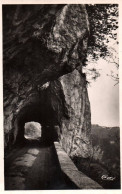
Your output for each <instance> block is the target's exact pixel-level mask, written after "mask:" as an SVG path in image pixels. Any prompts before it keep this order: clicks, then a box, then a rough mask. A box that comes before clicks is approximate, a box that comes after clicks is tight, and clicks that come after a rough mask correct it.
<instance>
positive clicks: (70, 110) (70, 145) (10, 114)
mask: <svg viewBox="0 0 122 194" xmlns="http://www.w3.org/2000/svg"><path fill="white" fill-rule="evenodd" d="M88 35H89V23H88V18H87V13H86V9H85V5H83V4H82V5H77V4H76V5H71V4H70V5H63V4H62V5H3V84H4V85H3V86H4V91H3V94H4V102H3V104H4V132H5V147H6V146H9V145H12V144H13V143H14V142H15V140H16V138H17V137H18V138H19V139H21V138H22V136H23V125H24V122H26V121H29V119H33V120H36V121H40V122H41V123H42V124H43V125H44V126H46V125H48V126H50V127H54V128H56V127H57V128H59V139H60V143H61V145H62V147H64V149H65V150H66V151H67V153H68V154H69V155H71V156H73V155H75V154H79V155H80V154H81V155H82V156H83V157H87V154H88V146H87V145H89V134H90V104H89V100H88V94H87V88H86V81H85V77H84V75H83V74H82V66H83V65H84V63H85V59H86V55H87V41H88ZM76 69H77V70H76ZM78 69H80V71H79V70H78ZM18 134H20V135H19V136H18Z"/></svg>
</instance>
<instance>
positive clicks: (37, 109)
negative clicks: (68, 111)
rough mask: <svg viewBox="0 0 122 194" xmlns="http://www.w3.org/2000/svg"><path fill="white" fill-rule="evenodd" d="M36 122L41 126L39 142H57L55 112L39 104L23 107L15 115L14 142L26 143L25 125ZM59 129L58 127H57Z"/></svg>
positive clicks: (57, 133) (57, 132)
mask: <svg viewBox="0 0 122 194" xmlns="http://www.w3.org/2000/svg"><path fill="white" fill-rule="evenodd" d="M31 121H34V122H38V123H40V124H41V130H42V135H41V141H42V142H44V143H46V144H51V143H53V142H54V141H57V140H58V136H59V131H57V130H56V129H57V127H56V126H57V125H58V123H57V119H56V115H55V112H54V111H53V109H52V108H51V107H50V106H42V104H41V103H37V104H36V103H33V104H31V105H26V106H25V107H23V108H22V109H21V110H20V112H19V113H18V115H17V118H16V120H15V124H14V126H15V127H14V142H15V143H23V142H25V141H26V139H25V137H24V131H25V127H24V126H25V123H27V122H31ZM58 129H59V127H58Z"/></svg>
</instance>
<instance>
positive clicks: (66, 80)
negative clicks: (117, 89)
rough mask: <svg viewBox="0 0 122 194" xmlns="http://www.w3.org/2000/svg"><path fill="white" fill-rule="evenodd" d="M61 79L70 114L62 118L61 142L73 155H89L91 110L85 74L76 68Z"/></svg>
mask: <svg viewBox="0 0 122 194" xmlns="http://www.w3.org/2000/svg"><path fill="white" fill-rule="evenodd" d="M60 80H61V83H62V86H63V91H64V95H65V100H66V104H67V107H68V114H69V120H67V119H63V120H62V126H61V131H62V133H61V139H60V143H61V145H62V147H63V148H64V149H65V150H66V152H67V153H68V154H69V155H70V156H71V157H73V156H82V157H89V154H90V152H89V149H90V146H91V145H90V130H91V111H90V102H89V98H88V92H87V88H86V78H85V75H84V74H81V73H79V71H78V70H74V71H73V72H72V73H69V74H67V75H64V76H62V77H61V78H60Z"/></svg>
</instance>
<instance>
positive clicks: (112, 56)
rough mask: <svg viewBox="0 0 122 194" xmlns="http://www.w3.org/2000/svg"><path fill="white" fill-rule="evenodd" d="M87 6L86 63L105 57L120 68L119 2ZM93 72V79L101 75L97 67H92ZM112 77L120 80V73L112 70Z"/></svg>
mask: <svg viewBox="0 0 122 194" xmlns="http://www.w3.org/2000/svg"><path fill="white" fill-rule="evenodd" d="M86 8H87V12H88V17H89V24H90V36H89V41H88V55H87V56H88V57H87V61H86V64H87V63H88V61H90V62H95V61H97V60H99V59H100V58H103V59H104V60H106V61H108V62H109V63H114V64H115V66H116V68H117V69H118V68H119V62H118V61H119V60H118V51H117V47H118V39H117V38H118V37H117V35H118V34H117V30H118V4H88V5H87V6H86ZM91 72H92V73H94V76H93V79H96V77H98V76H99V72H97V73H96V71H95V69H91ZM95 74H96V75H95ZM111 77H112V78H113V79H114V80H115V81H116V82H117V83H118V82H119V76H118V74H114V72H111Z"/></svg>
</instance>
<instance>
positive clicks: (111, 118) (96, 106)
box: [88, 59, 119, 127]
mask: <svg viewBox="0 0 122 194" xmlns="http://www.w3.org/2000/svg"><path fill="white" fill-rule="evenodd" d="M89 65H93V66H94V65H96V68H98V69H100V70H99V72H100V74H101V75H100V77H98V78H97V80H96V81H92V82H91V84H90V86H89V87H88V94H89V99H90V105H91V122H92V124H99V125H101V126H107V127H113V126H119V84H117V85H116V86H115V84H116V82H115V81H114V80H113V79H112V78H111V77H110V76H107V74H109V75H110V73H111V70H113V71H114V72H117V69H116V68H115V64H113V63H108V62H107V61H105V60H103V59H100V60H99V61H97V64H89Z"/></svg>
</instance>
